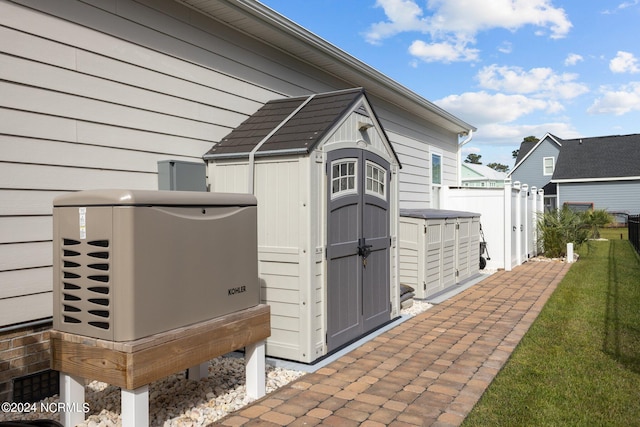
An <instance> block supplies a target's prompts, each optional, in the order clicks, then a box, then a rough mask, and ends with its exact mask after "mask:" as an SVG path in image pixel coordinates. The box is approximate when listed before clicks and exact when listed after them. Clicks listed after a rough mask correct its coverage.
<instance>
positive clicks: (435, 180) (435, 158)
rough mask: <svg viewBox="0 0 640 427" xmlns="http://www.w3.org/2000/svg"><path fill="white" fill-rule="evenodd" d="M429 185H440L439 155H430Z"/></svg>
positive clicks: (440, 168) (440, 158)
mask: <svg viewBox="0 0 640 427" xmlns="http://www.w3.org/2000/svg"><path fill="white" fill-rule="evenodd" d="M431 184H433V185H440V184H442V156H441V155H440V154H432V155H431Z"/></svg>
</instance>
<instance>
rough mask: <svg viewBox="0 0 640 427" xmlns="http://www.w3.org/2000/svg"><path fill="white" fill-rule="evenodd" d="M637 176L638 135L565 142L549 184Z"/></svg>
mask: <svg viewBox="0 0 640 427" xmlns="http://www.w3.org/2000/svg"><path fill="white" fill-rule="evenodd" d="M624 177H640V134H633V135H614V136H602V137H594V138H576V139H565V140H563V141H562V147H561V148H560V153H559V155H558V160H557V163H556V168H555V171H554V173H553V177H552V181H555V180H580V179H594V180H595V179H603V178H624Z"/></svg>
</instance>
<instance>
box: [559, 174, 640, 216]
mask: <svg viewBox="0 0 640 427" xmlns="http://www.w3.org/2000/svg"><path fill="white" fill-rule="evenodd" d="M638 194H640V180H636V181H617V182H611V181H607V182H583V183H560V184H558V197H559V202H560V204H559V206H562V204H564V203H569V202H581V203H582V202H586V203H593V205H594V208H595V209H606V210H608V211H626V212H628V213H630V214H637V213H640V198H639V197H637V195H638Z"/></svg>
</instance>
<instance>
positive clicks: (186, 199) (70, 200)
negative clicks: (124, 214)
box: [53, 189, 257, 207]
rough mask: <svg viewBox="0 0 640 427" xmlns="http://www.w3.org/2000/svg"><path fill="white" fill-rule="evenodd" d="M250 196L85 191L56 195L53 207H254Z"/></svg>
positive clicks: (170, 192) (195, 192)
mask: <svg viewBox="0 0 640 427" xmlns="http://www.w3.org/2000/svg"><path fill="white" fill-rule="evenodd" d="M256 205H257V199H256V197H255V196H254V195H251V194H236V193H209V192H197V191H154V190H122V189H104V190H85V191H78V192H74V193H69V194H65V195H62V196H58V197H56V198H55V199H54V200H53V206H54V207H65V206H256Z"/></svg>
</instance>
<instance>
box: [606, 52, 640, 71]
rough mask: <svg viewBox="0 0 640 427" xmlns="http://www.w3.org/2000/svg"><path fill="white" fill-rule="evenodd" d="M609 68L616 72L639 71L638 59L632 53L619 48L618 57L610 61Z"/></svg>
mask: <svg viewBox="0 0 640 427" xmlns="http://www.w3.org/2000/svg"><path fill="white" fill-rule="evenodd" d="M609 69H610V70H611V71H612V72H614V73H638V72H640V67H639V66H638V59H637V58H636V57H635V56H633V54H632V53H629V52H624V51H622V50H619V51H618V53H617V54H616V57H615V58H613V59H612V60H611V61H610V62H609Z"/></svg>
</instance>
